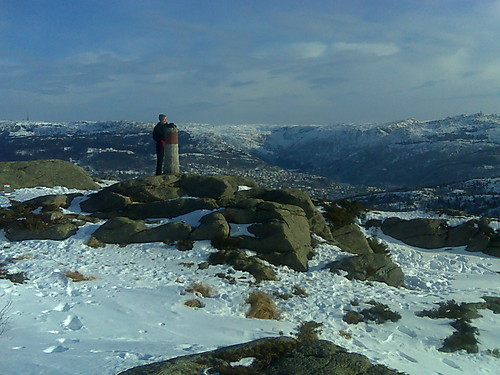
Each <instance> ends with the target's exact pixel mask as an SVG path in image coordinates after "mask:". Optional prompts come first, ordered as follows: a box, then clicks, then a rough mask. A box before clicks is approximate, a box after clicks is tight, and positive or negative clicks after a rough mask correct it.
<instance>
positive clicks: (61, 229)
mask: <svg viewBox="0 0 500 375" xmlns="http://www.w3.org/2000/svg"><path fill="white" fill-rule="evenodd" d="M40 222H43V223H44V221H42V220H41V221H40ZM77 230H78V225H77V224H75V223H72V222H70V221H60V222H56V223H50V224H49V223H47V224H42V225H41V226H34V227H30V226H26V225H25V224H24V223H23V222H22V221H17V222H14V223H13V224H11V225H10V226H9V227H7V230H6V231H5V237H6V238H7V239H8V240H9V241H25V240H56V241H60V240H65V239H67V238H68V237H71V236H72V235H74V234H75V233H76V231H77Z"/></svg>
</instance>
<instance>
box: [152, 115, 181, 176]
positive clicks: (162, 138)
mask: <svg viewBox="0 0 500 375" xmlns="http://www.w3.org/2000/svg"><path fill="white" fill-rule="evenodd" d="M158 117H159V120H160V122H158V124H156V126H155V127H154V129H153V139H154V140H155V142H156V175H160V174H162V173H163V158H164V156H165V144H166V143H167V133H168V131H167V129H169V128H176V126H175V124H174V123H169V122H168V117H167V116H165V115H160V116H158Z"/></svg>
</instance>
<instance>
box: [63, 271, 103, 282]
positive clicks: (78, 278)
mask: <svg viewBox="0 0 500 375" xmlns="http://www.w3.org/2000/svg"><path fill="white" fill-rule="evenodd" d="M64 276H66V277H67V278H68V279H71V280H73V281H74V282H75V283H79V282H82V281H91V280H97V277H95V276H85V275H83V274H81V273H80V272H78V271H68V272H66V273H65V274H64Z"/></svg>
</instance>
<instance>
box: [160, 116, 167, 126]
mask: <svg viewBox="0 0 500 375" xmlns="http://www.w3.org/2000/svg"><path fill="white" fill-rule="evenodd" d="M158 118H159V119H160V122H161V123H162V124H166V123H167V121H168V117H167V116H165V115H160V116H158Z"/></svg>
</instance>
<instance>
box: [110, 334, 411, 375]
mask: <svg viewBox="0 0 500 375" xmlns="http://www.w3.org/2000/svg"><path fill="white" fill-rule="evenodd" d="M244 358H254V360H253V362H252V364H250V365H249V366H241V365H237V364H235V363H237V362H238V361H241V360H242V359H244ZM205 373H214V374H215V373H219V374H221V375H223V374H263V375H283V374H286V375H306V374H321V375H339V374H353V375H354V374H356V375H397V374H403V373H401V372H398V371H396V370H392V369H390V368H388V367H386V366H382V365H373V364H372V363H371V362H370V360H369V359H368V358H367V357H365V356H364V355H361V354H356V353H350V352H348V351H347V350H345V349H344V348H342V347H340V346H338V345H335V344H334V343H332V342H330V341H326V340H312V341H302V342H300V341H298V340H296V339H294V338H291V337H276V338H265V339H260V340H256V341H252V342H249V343H245V344H239V345H233V346H229V347H226V348H222V349H217V350H214V351H211V352H205V353H200V354H194V355H190V356H185V357H178V358H173V359H170V360H168V361H163V362H157V363H152V364H149V365H145V366H140V367H135V368H132V369H129V370H126V371H124V372H121V373H120V374H119V375H146V374H147V375H180V374H182V375H199V374H205Z"/></svg>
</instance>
